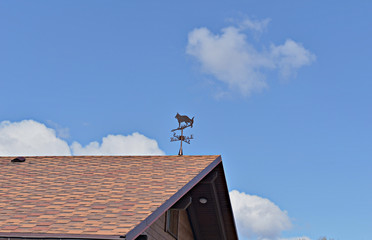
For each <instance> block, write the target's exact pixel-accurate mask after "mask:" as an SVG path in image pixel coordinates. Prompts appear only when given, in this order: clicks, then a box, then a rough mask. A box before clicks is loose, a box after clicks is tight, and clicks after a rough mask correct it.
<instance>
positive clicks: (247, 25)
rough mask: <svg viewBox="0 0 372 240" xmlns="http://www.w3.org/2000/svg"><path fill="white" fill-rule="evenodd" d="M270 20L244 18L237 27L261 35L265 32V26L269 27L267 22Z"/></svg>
mask: <svg viewBox="0 0 372 240" xmlns="http://www.w3.org/2000/svg"><path fill="white" fill-rule="evenodd" d="M270 21H271V20H270V19H269V18H266V19H264V20H252V19H249V18H246V19H245V20H244V21H242V22H241V23H240V24H239V26H240V29H242V30H244V29H250V30H253V31H256V32H258V33H262V32H263V31H265V30H266V28H267V25H269V22H270Z"/></svg>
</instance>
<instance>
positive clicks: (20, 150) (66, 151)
mask: <svg viewBox="0 0 372 240" xmlns="http://www.w3.org/2000/svg"><path fill="white" fill-rule="evenodd" d="M0 155H2V156H46V155H54V156H60V155H62V156H63V155H71V151H70V148H69V146H68V144H67V143H66V142H65V141H64V140H62V139H60V138H58V137H57V136H56V131H55V130H54V129H51V128H47V127H46V126H45V125H44V124H42V123H39V122H36V121H33V120H23V121H21V122H13V123H12V122H9V121H3V122H1V123H0Z"/></svg>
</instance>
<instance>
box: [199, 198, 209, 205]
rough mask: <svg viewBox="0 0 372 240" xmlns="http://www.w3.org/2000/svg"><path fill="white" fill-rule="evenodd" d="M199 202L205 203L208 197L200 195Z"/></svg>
mask: <svg viewBox="0 0 372 240" xmlns="http://www.w3.org/2000/svg"><path fill="white" fill-rule="evenodd" d="M199 202H200V203H201V204H206V203H207V202H208V199H206V198H203V197H201V198H199Z"/></svg>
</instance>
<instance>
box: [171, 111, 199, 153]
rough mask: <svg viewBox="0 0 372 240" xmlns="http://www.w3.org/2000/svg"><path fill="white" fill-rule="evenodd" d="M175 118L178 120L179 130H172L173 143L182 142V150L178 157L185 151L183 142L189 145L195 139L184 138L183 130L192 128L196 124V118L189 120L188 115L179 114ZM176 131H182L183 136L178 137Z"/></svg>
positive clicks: (191, 137) (190, 137)
mask: <svg viewBox="0 0 372 240" xmlns="http://www.w3.org/2000/svg"><path fill="white" fill-rule="evenodd" d="M175 118H176V119H177V120H178V128H175V129H172V132H173V137H171V142H175V141H180V142H181V144H180V150H179V151H178V155H179V156H182V155H183V149H182V142H185V143H187V144H190V140H191V139H194V137H193V135H192V134H191V135H190V136H184V135H183V130H184V129H185V128H188V127H192V126H193V124H194V117H193V118H189V117H188V116H186V115H180V114H178V113H177V115H176V116H175ZM175 131H181V135H177V134H176V133H175Z"/></svg>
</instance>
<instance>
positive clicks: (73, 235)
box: [0, 232, 122, 240]
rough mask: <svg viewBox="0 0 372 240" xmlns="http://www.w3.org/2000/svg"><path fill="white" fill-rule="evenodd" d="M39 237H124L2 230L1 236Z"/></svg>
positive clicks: (116, 236)
mask: <svg viewBox="0 0 372 240" xmlns="http://www.w3.org/2000/svg"><path fill="white" fill-rule="evenodd" d="M4 237H5V238H25V239H27V238H38V239H44V238H48V239H51V238H52V239H53V238H54V239H64V238H68V239H108V240H116V239H122V238H120V236H118V235H95V234H59V233H28V232H23V233H22V232H19V233H18V232H0V238H4Z"/></svg>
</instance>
